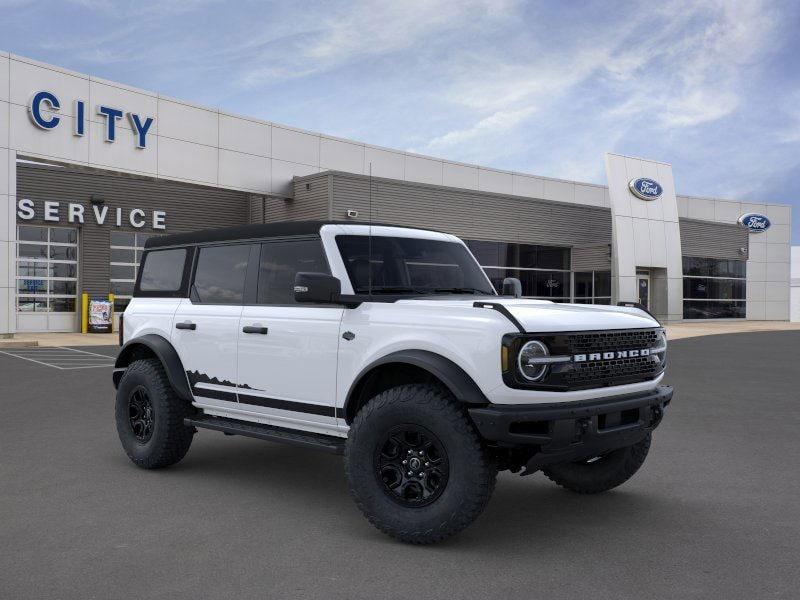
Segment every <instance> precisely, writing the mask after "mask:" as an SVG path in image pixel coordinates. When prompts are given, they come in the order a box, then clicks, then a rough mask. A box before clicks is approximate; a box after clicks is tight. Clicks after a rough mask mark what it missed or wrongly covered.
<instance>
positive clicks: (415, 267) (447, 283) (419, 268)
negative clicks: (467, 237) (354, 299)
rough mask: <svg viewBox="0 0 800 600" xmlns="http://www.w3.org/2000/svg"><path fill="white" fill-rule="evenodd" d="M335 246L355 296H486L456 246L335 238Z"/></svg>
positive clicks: (476, 270) (475, 268)
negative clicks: (454, 294)
mask: <svg viewBox="0 0 800 600" xmlns="http://www.w3.org/2000/svg"><path fill="white" fill-rule="evenodd" d="M336 244H337V245H338V247H339V252H340V253H341V255H342V259H343V260H344V264H345V267H346V268H347V274H348V275H349V276H350V281H351V283H352V285H353V291H354V292H355V293H356V294H366V293H369V292H370V291H371V292H372V293H373V294H405V293H408V294H447V293H450V294H452V293H466V294H490V295H494V290H493V289H492V286H491V285H490V283H489V282H488V281H487V280H486V276H485V275H484V274H483V270H482V269H481V267H480V266H479V265H478V264H477V263H476V262H475V260H474V259H473V258H472V256H471V255H470V253H469V251H468V250H467V249H466V248H465V247H464V246H462V245H461V244H458V243H455V242H444V241H440V240H426V239H418V238H402V237H384V236H373V237H371V238H370V237H369V236H364V235H340V236H337V237H336Z"/></svg>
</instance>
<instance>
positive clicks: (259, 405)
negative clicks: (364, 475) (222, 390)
mask: <svg viewBox="0 0 800 600" xmlns="http://www.w3.org/2000/svg"><path fill="white" fill-rule="evenodd" d="M300 271H304V272H315V273H329V272H330V271H329V269H328V264H327V262H326V260H325V255H324V252H323V249H322V243H321V241H320V240H319V239H318V238H301V239H294V240H277V241H273V242H265V243H263V244H262V245H261V258H260V264H259V273H258V292H257V303H256V304H254V305H247V306H245V307H244V310H243V311H242V316H241V319H240V321H239V328H238V336H239V374H238V382H239V389H238V394H239V406H240V409H242V410H247V411H248V412H250V413H252V414H253V415H257V416H259V417H261V418H262V419H263V420H264V421H265V422H268V423H271V424H273V425H282V424H283V425H287V424H291V426H292V427H294V428H299V429H306V430H309V431H316V432H321V433H333V432H334V431H336V409H335V401H336V368H337V352H338V349H339V326H340V323H341V320H342V314H343V311H344V309H343V308H342V307H339V306H330V305H314V304H296V303H295V301H294V278H295V275H296V274H297V273H298V272H300Z"/></svg>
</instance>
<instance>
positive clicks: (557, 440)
mask: <svg viewBox="0 0 800 600" xmlns="http://www.w3.org/2000/svg"><path fill="white" fill-rule="evenodd" d="M503 288H504V289H503V290H502V291H503V294H504V295H498V294H497V293H496V291H495V289H494V288H493V286H492V283H491V282H490V280H489V279H488V278H487V276H486V274H485V273H484V271H483V269H482V268H481V267H480V265H479V264H478V262H477V261H476V260H475V258H474V257H473V255H472V254H471V253H470V251H469V250H468V249H467V247H466V245H465V244H464V243H463V242H462V241H461V240H459V239H458V238H456V237H454V236H452V235H448V234H444V233H437V232H432V231H425V230H420V229H410V228H404V227H394V226H381V225H369V224H352V223H335V222H328V223H320V222H286V223H276V224H264V225H246V226H241V227H233V228H227V229H216V230H206V231H200V232H196V233H188V234H175V235H168V236H164V237H160V238H151V239H150V240H148V242H147V247H146V249H145V252H144V255H143V258H142V263H141V267H140V269H139V272H138V276H137V281H136V286H135V290H134V297H133V300H132V301H131V303H130V305H129V306H128V308H127V309H126V310H125V313H124V315H123V319H122V320H121V326H120V338H121V343H123V346H122V349H121V351H120V353H119V357H118V358H117V361H116V368H115V370H114V376H113V378H114V384H115V386H116V388H117V397H116V425H117V430H118V432H119V437H120V440H121V442H122V446H123V448H124V449H125V452H126V453H127V455H128V456H129V457H130V459H131V460H132V461H133V462H134V463H136V464H137V465H139V466H140V467H143V468H146V469H154V468H159V467H165V466H168V465H172V464H174V463H177V462H178V461H180V460H181V459H182V458H183V457H184V455H185V454H186V452H187V451H188V450H189V446H190V445H191V443H192V438H193V436H194V434H195V433H196V431H197V429H199V428H204V429H211V430H216V431H221V432H223V433H226V434H230V435H242V436H250V437H254V438H261V439H265V440H270V441H277V442H285V443H289V444H295V445H297V446H303V447H307V448H317V449H320V450H324V451H327V452H333V453H338V454H344V465H345V473H346V477H347V481H348V484H349V488H350V490H351V493H352V495H353V497H354V498H355V501H356V504H357V505H358V507H359V508H360V509H361V511H362V512H363V513H364V515H365V516H366V517H367V519H369V521H370V522H371V523H372V524H373V525H375V526H376V527H377V528H378V529H380V530H381V531H383V532H385V533H387V534H388V535H390V536H392V537H394V538H397V539H399V540H402V541H405V542H412V543H417V544H427V543H432V542H437V541H440V540H443V539H445V538H447V537H449V536H451V535H453V534H455V533H457V532H459V531H460V530H462V529H464V528H465V527H466V526H467V525H469V524H470V523H471V522H472V521H473V520H475V518H477V517H478V515H479V514H480V513H481V512H482V511H483V509H484V507H485V506H486V504H487V502H488V501H489V497H490V496H491V494H492V491H493V489H494V485H495V478H496V475H497V472H498V470H506V469H508V470H511V471H512V472H519V471H522V474H523V475H526V474H529V473H534V472H536V471H538V470H541V471H542V472H543V473H544V474H545V475H546V476H547V477H549V478H550V479H551V480H553V481H554V482H555V483H557V484H559V485H561V486H563V487H565V488H567V489H570V490H573V491H575V492H578V493H582V494H591V493H596V492H602V491H605V490H608V489H610V488H613V487H615V486H618V485H620V484H621V483H623V482H624V481H626V480H627V479H628V478H630V477H631V476H632V475H633V474H634V473H635V472H636V471H637V469H639V467H640V466H641V465H642V463H643V462H644V460H645V457H646V456H647V452H648V450H649V448H650V438H651V433H652V431H653V429H655V427H656V426H657V425H658V424H659V422H660V421H661V418H662V415H663V413H664V407H665V406H666V405H667V404H668V403H669V402H670V400H671V398H672V388H670V387H668V386H663V385H660V382H661V380H662V378H663V375H664V367H665V358H666V349H667V347H666V346H667V345H666V336H665V332H664V330H663V328H662V327H661V326H660V324H659V323H658V321H657V320H656V319H655V318H654V317H652V316H651V315H650V314H649V313H647V312H646V311H644V310H641V309H639V308H636V307H626V306H591V305H571V304H553V303H551V302H549V301H542V300H528V299H522V298H519V297H518V296H519V281H518V280H515V279H508V280H506V281H505V282H504V285H503Z"/></svg>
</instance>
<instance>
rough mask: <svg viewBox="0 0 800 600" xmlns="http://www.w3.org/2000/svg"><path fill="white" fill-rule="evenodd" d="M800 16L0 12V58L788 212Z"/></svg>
mask: <svg viewBox="0 0 800 600" xmlns="http://www.w3.org/2000/svg"><path fill="white" fill-rule="evenodd" d="M798 30H800V2H797V0H786V1H771V0H704V1H697V2H687V1H683V0H661V1H658V2H654V1H652V0H651V1H642V2H636V1H620V2H578V1H572V0H561V1H552V2H544V1H543V2H535V1H529V2H517V1H514V0H453V1H451V0H443V1H439V2H429V1H422V0H400V1H397V0H395V1H394V2H388V1H387V2H360V1H340V2H320V1H317V2H277V1H274V2H269V1H263V0H262V1H253V0H236V1H231V0H227V1H218V0H182V1H177V2H171V1H166V0H138V1H125V2H112V1H110V0H109V1H105V0H59V1H58V2H48V1H46V0H39V1H28V0H0V49H2V50H6V51H10V52H13V53H16V54H21V55H24V56H28V57H31V58H35V59H38V60H41V61H44V62H49V63H53V64H57V65H60V66H63V67H67V68H70V69H73V70H76V71H80V72H84V73H89V74H91V75H96V76H99V77H103V78H106V79H111V80H114V81H119V82H122V83H126V84H128V85H133V86H136V87H140V88H144V89H148V90H152V91H155V92H158V93H161V94H164V95H167V96H172V97H176V98H181V99H184V100H187V101H190V102H194V103H198V104H203V105H207V106H213V107H219V108H221V109H224V110H226V111H228V112H233V113H238V114H243V115H247V116H251V117H258V118H261V119H265V120H269V121H274V122H277V123H283V124H287V125H292V126H295V127H300V128H303V129H308V130H313V131H319V132H322V133H326V134H330V135H335V136H339V137H345V138H351V139H356V140H359V141H363V142H367V143H370V144H376V145H380V146H386V147H390V148H398V149H403V150H408V151H413V152H418V153H421V154H426V155H431V156H436V157H441V158H446V159H449V160H455V161H461V162H468V163H474V164H479V165H482V166H489V167H495V168H500V169H507V170H515V171H522V172H526V173H532V174H535V175H544V176H549V177H557V178H563V179H575V180H579V181H588V182H595V183H605V172H604V163H603V155H604V153H605V152H607V151H612V152H618V153H622V154H628V155H633V156H642V157H647V158H652V159H655V160H660V161H664V162H668V163H671V164H672V165H673V171H674V174H675V181H676V187H677V189H678V193H680V194H689V195H697V196H708V197H717V198H729V199H742V200H750V201H755V202H758V201H761V202H779V203H790V204H792V205H793V221H794V223H793V242H794V243H800V36H798V35H797V31H798Z"/></svg>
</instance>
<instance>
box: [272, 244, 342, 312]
mask: <svg viewBox="0 0 800 600" xmlns="http://www.w3.org/2000/svg"><path fill="white" fill-rule="evenodd" d="M300 272H305V273H330V270H329V268H328V263H327V261H326V260H325V253H324V252H323V250H322V242H321V241H320V240H318V239H316V240H287V241H280V242H269V243H266V244H262V245H261V262H260V265H259V270H258V303H259V304H294V278H295V276H296V275H297V273H300Z"/></svg>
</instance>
